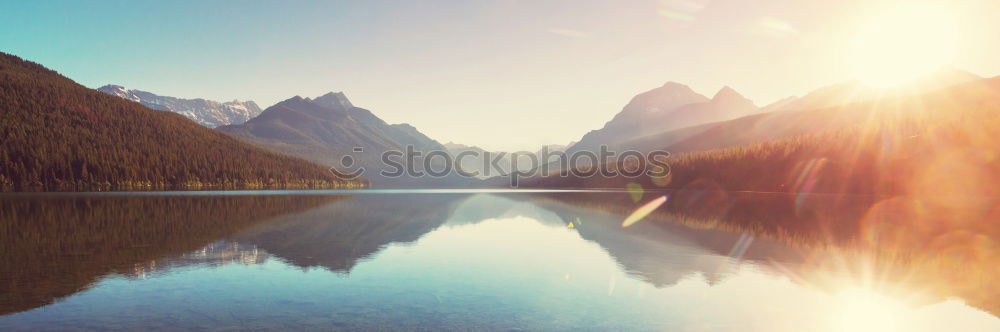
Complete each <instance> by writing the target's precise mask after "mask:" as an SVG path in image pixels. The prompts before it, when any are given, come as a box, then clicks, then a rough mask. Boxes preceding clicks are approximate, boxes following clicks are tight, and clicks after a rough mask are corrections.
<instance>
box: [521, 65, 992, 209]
mask: <svg viewBox="0 0 1000 332" xmlns="http://www.w3.org/2000/svg"><path fill="white" fill-rule="evenodd" d="M997 115H1000V78H992V79H982V80H978V81H974V82H971V83H965V84H960V85H956V86H954V87H951V88H947V89H942V90H938V91H934V92H930V93H925V94H919V95H912V96H896V97H892V98H883V99H874V100H870V101H866V102H861V103H855V104H849V105H844V106H838V107H831V108H824V109H818V110H812V111H802V112H785V113H781V114H765V115H758V116H751V117H746V118H741V119H737V120H733V121H728V122H724V123H720V124H719V125H717V126H715V127H713V128H710V129H708V130H706V131H705V132H703V133H701V134H697V135H693V136H690V137H688V138H686V139H684V140H683V141H681V142H679V143H674V144H670V145H665V146H663V148H665V149H666V150H668V151H674V152H677V151H682V152H683V151H695V152H688V153H678V154H675V156H673V157H671V159H670V165H671V168H672V173H671V176H670V177H669V178H664V179H658V180H657V181H655V183H654V181H653V179H651V178H648V177H643V178H636V179H626V178H610V179H609V178H601V177H592V178H587V179H582V178H559V177H549V178H544V179H536V180H534V181H529V182H528V183H527V184H528V186H532V187H624V186H625V184H627V183H629V182H636V183H638V184H640V185H642V186H644V187H648V188H711V189H722V190H754V191H781V192H835V193H874V194H933V195H996V194H998V192H997V189H996V188H993V187H992V185H991V184H993V183H997V182H998V180H1000V178H998V176H1000V164H998V162H1000V151H998V150H1000V148H998V144H997V143H998V140H1000V139H998V138H997V137H996V135H995V134H994V133H997V132H1000V120H998V118H997Z"/></svg>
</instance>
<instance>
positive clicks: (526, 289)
mask: <svg viewBox="0 0 1000 332" xmlns="http://www.w3.org/2000/svg"><path fill="white" fill-rule="evenodd" d="M633 194H634V193H633ZM633 194H629V193H620V192H608V193H596V192H591V193H553V192H550V193H545V192H532V193H510V192H495V193H490V192H478V193H477V192H472V193H470V192H461V193H454V192H430V193H428V192H405V191H397V192H381V193H363V194H358V193H353V192H327V193H322V194H316V193H310V192H268V193H255V192H240V193H194V194H192V193H188V194H184V193H170V194H156V193H144V194H138V195H134V194H59V195H46V194H32V195H5V196H0V204H2V205H0V217H2V220H0V221H2V225H0V227H2V228H0V241H2V243H0V249H2V252H0V255H2V258H0V330H4V331H9V330H67V329H99V330H115V329H120V330H135V329H163V330H173V329H183V330H190V329H213V330H214V329H283V330H287V329H306V330H314V329H327V330H328V329H375V330H379V329H381V330H390V329H391V330H399V329H414V330H426V329H457V330H534V331H549V330H669V331H737V330H738V331H894V330H895V331H940V330H949V331H1000V319H998V318H997V314H998V313H1000V304H998V300H997V298H1000V294H998V292H997V291H996V290H997V288H996V286H993V285H992V284H993V280H996V279H995V277H997V276H998V274H997V264H996V263H997V260H996V258H997V257H998V256H997V250H996V244H995V241H994V239H995V238H996V237H995V233H991V231H990V230H985V231H984V230H980V229H975V228H974V227H973V228H968V227H965V228H963V227H960V226H961V225H959V226H955V225H951V226H949V227H951V228H952V229H953V228H958V229H960V231H959V232H958V233H956V232H954V231H951V230H949V231H946V232H940V231H937V229H938V228H934V227H932V228H933V229H932V230H926V229H925V228H927V227H914V226H913V225H909V224H905V223H906V222H909V221H912V220H922V219H920V217H927V214H920V215H917V216H916V217H915V216H914V215H911V214H907V213H911V212H912V211H911V210H914V209H911V208H912V206H911V205H908V204H911V203H909V202H886V201H884V200H881V201H880V200H875V199H871V198H843V197H824V196H810V197H802V196H781V195H770V196H769V195H754V194H726V193H708V194H706V193H691V194H676V195H674V196H670V199H669V200H668V203H667V204H665V205H664V206H662V207H661V208H660V209H658V211H657V212H656V213H654V214H653V215H650V216H648V217H647V218H645V219H643V220H642V221H640V222H638V223H636V224H635V225H632V226H630V227H628V228H622V227H621V223H622V220H624V218H625V217H626V216H627V215H628V214H629V213H631V211H633V210H634V209H635V208H636V207H638V206H639V205H641V204H642V203H644V202H645V201H648V200H650V199H652V198H655V197H658V196H660V195H663V193H660V194H652V193H646V194H644V195H638V196H636V195H633ZM671 195H672V194H671ZM984 204H987V206H990V205H989V204H993V203H984ZM993 206H995V205H993ZM979 210H982V209H981V208H979ZM979 210H977V207H975V206H973V207H969V208H967V209H965V210H963V211H967V213H969V214H970V215H974V216H980V217H983V216H985V217H990V216H992V214H991V213H995V211H992V210H990V209H989V208H986V210H984V211H979ZM914 211H916V210H914ZM920 211H923V210H920ZM968 211H971V212H968ZM927 218H930V217H927ZM899 220H907V221H905V222H903V221H899ZM900 223H903V224H900ZM897 229H905V230H906V233H905V234H904V233H900V231H897ZM921 248H924V249H927V248H930V249H927V250H923V249H921ZM931 249H933V250H931ZM941 253H946V254H941Z"/></svg>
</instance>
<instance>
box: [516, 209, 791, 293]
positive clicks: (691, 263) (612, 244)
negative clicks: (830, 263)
mask: <svg viewBox="0 0 1000 332" xmlns="http://www.w3.org/2000/svg"><path fill="white" fill-rule="evenodd" d="M616 195H621V196H622V197H626V196H627V194H610V193H601V194H579V193H563V194H545V195H532V196H526V195H520V196H512V197H514V198H525V197H530V198H529V199H528V200H529V201H530V202H531V203H532V204H534V205H535V206H537V207H538V208H542V209H545V210H548V211H551V212H554V213H555V214H557V215H558V217H559V218H560V219H561V220H560V221H559V222H560V223H562V224H566V223H570V222H572V223H573V224H574V225H573V227H574V228H575V229H576V230H577V232H578V233H579V234H580V236H581V237H582V238H584V239H585V240H588V241H592V242H594V243H597V244H598V245H600V246H601V247H602V248H604V250H606V251H607V252H608V255H610V256H611V257H613V258H614V259H615V261H617V262H618V263H619V264H621V265H622V267H624V269H625V270H626V271H627V272H628V273H629V274H632V275H635V276H637V277H639V278H641V279H642V280H644V281H646V282H649V283H651V284H653V285H654V286H656V287H665V286H670V285H673V284H676V283H677V282H678V281H680V280H681V279H683V278H685V277H688V276H690V275H693V274H701V275H703V276H704V277H705V279H706V280H707V281H708V282H709V283H711V284H714V283H716V282H718V281H721V280H723V279H725V277H726V275H727V273H729V272H731V268H732V267H733V265H732V264H733V263H736V262H737V260H738V259H743V260H750V261H772V260H779V261H786V262H787V261H792V260H795V259H797V258H798V254H799V253H798V252H797V250H795V249H793V248H790V247H788V246H786V245H783V244H779V243H775V242H773V241H769V240H762V241H756V242H755V243H754V244H753V245H752V246H750V247H748V248H747V250H746V251H745V252H742V253H741V255H740V256H739V257H733V259H730V258H729V255H730V252H731V251H732V250H733V249H734V248H739V246H740V245H741V243H742V241H746V240H743V239H744V238H745V237H746V235H744V234H743V233H732V232H723V231H718V230H712V229H696V228H691V227H687V226H684V225H679V224H673V223H669V222H663V223H650V222H644V223H640V224H636V225H634V226H632V227H629V228H626V229H622V228H621V222H622V220H623V219H624V215H623V214H622V213H620V212H618V211H616V210H614V209H604V210H602V209H589V208H581V207H580V206H576V205H574V204H569V203H570V202H574V203H575V202H588V201H589V200H581V201H578V200H580V199H586V198H585V196H590V198H591V199H593V198H598V197H599V198H598V199H599V200H601V201H607V200H608V198H611V197H613V196H616Z"/></svg>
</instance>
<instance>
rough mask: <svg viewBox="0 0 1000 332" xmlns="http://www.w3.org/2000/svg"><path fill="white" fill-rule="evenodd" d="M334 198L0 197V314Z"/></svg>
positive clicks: (50, 299) (147, 266) (138, 270)
mask: <svg viewBox="0 0 1000 332" xmlns="http://www.w3.org/2000/svg"><path fill="white" fill-rule="evenodd" d="M337 198H338V197H336V196H206V197H189V196H141V197H140V196H104V195H102V196H88V195H55V196H37V195H29V196H14V195H9V196H3V197H0V252H2V253H3V254H2V255H0V271H3V273H0V314H6V313H11V312H17V311H21V310H27V309H31V308H35V307H38V306H43V305H46V304H49V303H52V302H53V301H55V300H57V299H59V298H62V297H64V296H68V295H72V294H74V293H76V292H79V291H82V290H84V289H87V288H88V287H89V286H90V285H92V284H93V283H94V282H96V281H98V280H100V278H102V277H104V276H107V275H109V274H121V275H136V276H138V275H142V274H143V273H144V272H143V271H146V270H149V269H151V267H154V266H156V265H157V264H156V261H157V260H161V259H164V258H169V260H171V261H174V260H176V258H174V257H177V256H181V257H184V256H185V255H186V254H187V255H192V254H188V253H189V252H192V251H195V250H201V251H204V250H206V249H205V248H203V247H205V246H206V245H207V244H209V243H211V242H214V241H217V240H219V239H220V238H222V237H224V236H227V235H230V234H232V233H234V232H236V231H238V230H240V229H243V228H245V227H248V226H250V225H253V224H255V223H259V222H262V221H265V220H267V219H269V218H273V217H276V216H280V215H283V214H287V213H291V212H296V211H301V210H302V209H306V208H309V207H315V206H318V205H321V204H323V203H327V202H330V201H333V200H336V199H337ZM199 248H201V249H199ZM182 260H183V258H182ZM160 265H163V263H162V262H161V263H160ZM168 265H169V264H168Z"/></svg>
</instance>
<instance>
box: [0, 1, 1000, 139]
mask: <svg viewBox="0 0 1000 332" xmlns="http://www.w3.org/2000/svg"><path fill="white" fill-rule="evenodd" d="M896 2H898V1H894V0H890V1H873V0H866V1H862V0H857V1H854V0H849V1H791V0H789V1H762V0H742V1H741V0H731V1H721V0H720V1H697V0H669V1H656V0H647V1H621V0H618V1H591V0H576V1H514V0H507V1H426V0H425V1H399V2H390V1H343V2H332V1H322V2H319V1H317V2H307V1H161V2H155V3H154V2H153V1H16V2H15V1H10V0H0V50H2V51H4V52H9V53H13V54H15V55H19V56H21V57H24V58H27V59H29V60H32V61H35V62H39V63H41V64H43V65H45V66H47V67H49V68H52V69H55V70H57V71H59V72H60V73H62V74H63V75H66V76H68V77H70V78H71V79H74V80H76V81H77V82H79V83H81V84H83V85H85V86H88V87H98V86H101V85H104V84H109V83H114V84H121V85H125V86H127V87H131V88H137V89H142V90H147V91H151V92H154V93H157V94H162V95H169V96H175V97H183V98H196V97H200V98H207V99H215V100H232V99H241V100H246V99H250V100H254V101H256V102H258V103H259V104H260V105H261V106H262V107H267V106H270V105H272V104H274V103H276V102H278V101H281V100H283V99H286V98H289V97H292V96H295V95H301V96H306V97H315V96H318V95H321V94H323V93H325V92H327V91H343V92H344V93H346V94H347V96H348V97H349V98H350V99H351V101H352V102H353V103H354V104H355V105H356V106H360V107H364V108H368V109H370V110H372V111H373V112H375V114H377V115H378V116H380V117H382V118H383V119H385V120H386V121H388V122H390V123H399V122H407V123H410V124H412V125H414V126H416V127H417V128H418V129H420V130H421V131H422V132H424V133H425V134H427V135H429V136H431V137H432V138H435V139H437V140H439V141H441V142H442V143H444V142H447V141H455V142H459V143H464V144H471V145H479V146H482V147H485V148H489V149H503V150H511V149H528V150H534V149H536V148H537V147H538V146H540V145H541V144H555V143H567V142H569V141H571V140H576V139H579V137H580V136H582V135H583V134H584V133H586V132H587V131H589V130H591V129H596V128H599V127H601V126H602V125H603V124H604V122H606V121H608V120H609V119H611V117H612V116H613V115H614V114H615V113H617V112H618V111H619V110H621V108H622V106H624V105H625V104H626V103H627V102H628V100H629V99H630V98H631V97H632V96H634V95H635V94H637V93H640V92H643V91H646V90H649V89H652V88H655V87H658V86H660V85H662V84H663V83H664V82H666V81H677V82H681V83H684V84H687V85H689V86H691V87H692V88H694V89H695V90H696V91H698V92H700V93H702V94H705V95H707V96H709V97H710V96H711V95H712V94H714V93H715V92H716V90H718V89H719V88H721V87H722V86H724V85H729V86H732V87H733V88H735V89H736V90H737V91H739V92H741V93H743V94H744V95H745V96H747V97H748V98H750V99H753V100H754V101H755V102H756V103H757V104H758V105H764V104H767V103H770V102H773V101H775V100H777V99H780V98H782V97H786V96H789V95H801V94H802V93H804V92H807V91H810V90H812V89H814V88H817V87H820V86H823V85H828V84H831V83H835V82H839V81H843V80H847V79H849V78H851V70H852V68H849V67H850V66H851V65H850V64H847V63H846V61H845V49H846V48H848V46H849V45H850V44H851V42H852V41H853V40H855V39H856V37H857V34H858V31H859V30H858V29H859V26H861V25H863V24H864V23H865V22H866V21H869V20H870V18H871V17H873V15H878V13H880V12H885V11H887V10H889V8H892V5H893V4H894V3H896ZM938 4H939V5H940V6H942V7H943V8H945V9H946V10H944V11H942V15H945V14H946V15H949V16H950V17H953V18H954V22H956V24H957V31H959V32H961V38H960V40H957V42H956V45H957V46H956V47H957V49H956V56H955V57H954V60H953V64H954V65H955V66H956V67H958V68H962V69H965V70H968V71H971V72H973V73H976V74H979V75H983V76H995V75H998V74H1000V60H998V59H1000V22H998V21H1000V20H997V19H996V14H997V13H1000V1H996V0H968V1H941V2H938ZM991 21H992V22H991Z"/></svg>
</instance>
